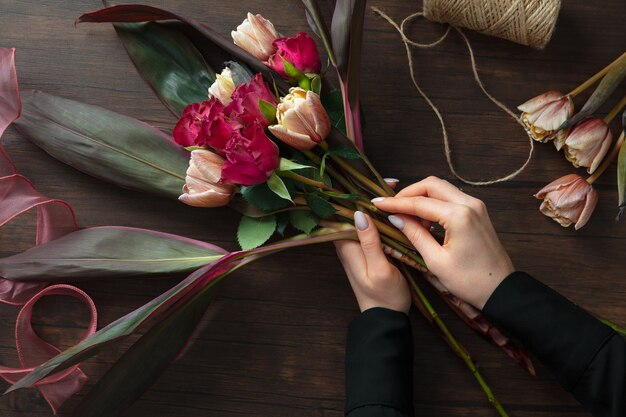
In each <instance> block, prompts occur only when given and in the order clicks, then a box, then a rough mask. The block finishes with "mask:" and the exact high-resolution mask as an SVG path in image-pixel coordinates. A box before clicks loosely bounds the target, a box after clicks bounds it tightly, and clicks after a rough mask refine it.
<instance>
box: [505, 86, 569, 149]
mask: <svg viewBox="0 0 626 417" xmlns="http://www.w3.org/2000/svg"><path fill="white" fill-rule="evenodd" d="M517 108H518V110H520V111H522V116H521V118H522V122H523V123H524V125H525V126H526V130H527V132H528V134H529V135H530V137H531V138H533V139H534V140H536V141H539V142H546V141H547V140H549V139H546V137H547V136H548V135H550V134H551V133H553V132H554V131H555V130H556V129H558V128H559V126H561V125H562V124H563V122H565V121H566V120H567V119H568V118H570V117H571V116H572V115H573V114H574V103H573V102H572V99H571V97H570V96H564V95H562V94H561V93H559V92H558V91H548V92H547V93H543V94H541V95H539V96H537V97H535V98H531V99H530V100H528V101H527V102H525V103H524V104H520V105H519V106H517ZM563 134H565V132H559V135H563ZM557 136H558V135H557Z"/></svg>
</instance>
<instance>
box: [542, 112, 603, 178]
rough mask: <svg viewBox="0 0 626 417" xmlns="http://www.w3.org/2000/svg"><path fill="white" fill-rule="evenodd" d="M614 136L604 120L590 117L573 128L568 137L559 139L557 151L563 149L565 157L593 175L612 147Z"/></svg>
mask: <svg viewBox="0 0 626 417" xmlns="http://www.w3.org/2000/svg"><path fill="white" fill-rule="evenodd" d="M612 140H613V135H612V134H611V131H610V130H609V127H608V126H607V125H606V123H604V121H603V120H602V119H598V118H596V117H589V118H587V119H585V120H583V121H582V122H580V123H577V124H576V125H574V127H572V130H570V132H569V134H568V135H567V137H565V138H564V139H563V140H561V139H557V140H556V141H555V142H554V144H555V146H556V148H557V149H561V148H563V151H564V152H565V157H566V158H567V160H568V161H570V162H571V163H572V164H574V166H575V167H576V168H578V167H585V168H587V172H588V173H590V174H593V172H594V171H595V170H596V169H597V168H598V165H600V162H602V159H604V156H605V155H606V153H607V152H608V150H609V148H610V147H611V142H612Z"/></svg>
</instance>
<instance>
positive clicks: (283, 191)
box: [267, 172, 292, 201]
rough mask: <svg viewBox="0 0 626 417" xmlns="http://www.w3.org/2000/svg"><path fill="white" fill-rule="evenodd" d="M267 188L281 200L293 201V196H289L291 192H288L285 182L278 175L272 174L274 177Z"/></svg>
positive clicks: (268, 182) (268, 181)
mask: <svg viewBox="0 0 626 417" xmlns="http://www.w3.org/2000/svg"><path fill="white" fill-rule="evenodd" d="M267 186H268V187H269V188H270V190H272V191H273V192H274V194H276V195H277V196H279V197H280V198H284V199H285V200H289V201H292V200H291V195H290V194H289V190H287V186H286V185H285V183H284V182H283V180H282V179H281V178H280V177H279V176H278V175H276V173H275V172H274V173H272V176H271V177H270V179H269V180H267Z"/></svg>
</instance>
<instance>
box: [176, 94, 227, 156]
mask: <svg viewBox="0 0 626 417" xmlns="http://www.w3.org/2000/svg"><path fill="white" fill-rule="evenodd" d="M173 133H174V140H175V141H176V143H178V144H180V145H182V146H192V145H196V146H211V147H212V148H213V149H215V150H216V151H217V152H219V153H221V154H222V155H223V154H224V148H225V147H226V144H227V143H228V141H229V140H230V138H231V137H232V135H233V126H232V125H231V124H230V122H229V121H228V120H227V119H226V116H225V115H224V105H223V104H222V103H221V102H220V101H219V100H217V99H216V98H211V99H210V100H207V101H203V102H201V103H192V104H190V105H188V106H187V107H185V110H184V111H183V115H182V116H181V118H180V120H178V123H176V127H174V132H173Z"/></svg>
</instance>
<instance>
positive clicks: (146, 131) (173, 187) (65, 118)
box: [15, 91, 189, 198]
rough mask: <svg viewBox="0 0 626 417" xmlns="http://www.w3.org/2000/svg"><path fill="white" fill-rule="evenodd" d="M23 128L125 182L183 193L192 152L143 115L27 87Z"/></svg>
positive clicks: (52, 150)
mask: <svg viewBox="0 0 626 417" xmlns="http://www.w3.org/2000/svg"><path fill="white" fill-rule="evenodd" d="M21 98H22V115H21V117H20V118H19V119H17V120H16V121H15V125H16V126H17V128H18V129H19V130H20V132H22V133H23V134H25V135H26V136H28V137H29V139H30V140H31V141H32V142H33V143H34V144H35V145H37V146H39V147H40V148H42V149H43V150H44V151H46V152H48V153H49V154H50V155H52V156H53V157H54V158H56V159H58V160H59V161H61V162H64V163H66V164H68V165H70V166H72V167H74V168H76V169H78V170H80V171H83V172H85V173H87V174H89V175H91V176H93V177H96V178H99V179H102V180H105V181H108V182H111V183H113V184H116V185H119V186H121V187H124V188H129V189H133V190H138V191H142V192H147V193H151V194H156V195H160V196H164V197H169V198H178V196H179V195H180V193H181V190H182V187H183V185H184V183H185V172H186V171H187V167H188V166H189V153H188V152H187V151H186V150H185V149H184V148H183V147H181V146H178V145H177V144H176V143H174V142H173V140H172V139H171V137H169V136H167V135H165V134H164V133H163V132H161V131H160V130H158V129H155V128H154V127H152V126H149V125H147V124H145V123H142V122H140V121H138V120H135V119H132V118H130V117H127V116H123V115H121V114H118V113H114V112H112V111H108V110H105V109H103V108H100V107H96V106H90V105H87V104H84V103H79V102H77V101H72V100H68V99H65V98H61V97H55V96H52V95H49V94H45V93H42V92H37V91H35V92H32V91H29V92H22V94H21Z"/></svg>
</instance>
